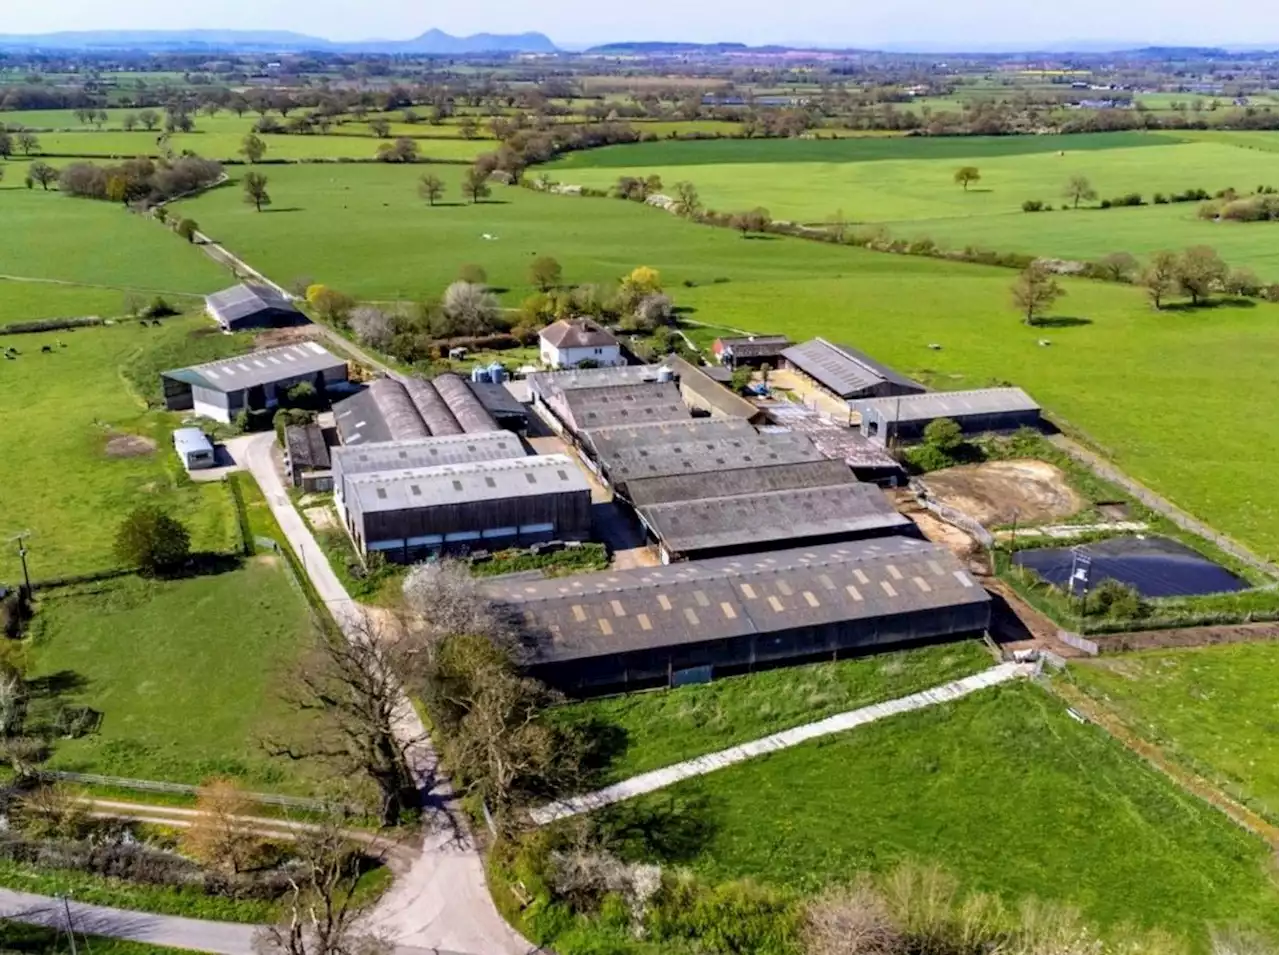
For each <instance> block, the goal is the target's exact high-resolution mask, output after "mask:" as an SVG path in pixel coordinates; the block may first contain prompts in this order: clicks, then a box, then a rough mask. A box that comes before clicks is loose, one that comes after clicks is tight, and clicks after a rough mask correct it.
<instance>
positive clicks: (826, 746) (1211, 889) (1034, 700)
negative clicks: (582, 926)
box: [602, 683, 1276, 950]
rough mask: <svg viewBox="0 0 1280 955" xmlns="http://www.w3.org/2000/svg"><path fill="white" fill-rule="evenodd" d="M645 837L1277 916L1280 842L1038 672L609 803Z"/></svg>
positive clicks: (669, 851)
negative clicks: (1074, 709)
mask: <svg viewBox="0 0 1280 955" xmlns="http://www.w3.org/2000/svg"><path fill="white" fill-rule="evenodd" d="M602 819H603V821H604V822H605V825H606V827H607V828H610V829H612V830H613V831H615V832H616V833H618V834H619V835H620V837H621V838H622V839H623V840H624V844H626V843H629V848H628V852H629V854H635V855H641V856H645V857H648V858H653V859H658V860H662V861H666V862H669V863H676V864H681V865H688V866H691V867H692V868H694V869H695V870H697V871H700V872H703V873H705V874H707V875H708V876H710V877H711V878H714V879H723V878H734V877H740V876H752V877H755V878H758V879H760V880H762V881H765V882H770V883H775V884H783V885H788V886H793V887H795V888H797V889H799V890H801V891H805V892H809V891H814V890H816V889H817V888H819V887H820V886H822V885H825V884H829V883H832V882H838V881H843V880H847V879H850V878H852V877H854V876H855V875H856V874H857V873H858V872H862V871H867V870H873V871H884V870H888V869H891V868H892V867H893V866H894V865H895V864H897V863H898V862H899V861H901V860H903V859H908V858H910V859H915V860H917V861H920V862H924V863H937V864H939V865H940V866H942V867H943V868H945V869H947V870H949V871H950V872H952V873H954V874H955V875H956V876H957V877H958V878H959V879H960V880H961V882H962V883H963V884H964V886H965V887H966V888H969V889H972V890H980V891H987V892H995V893H999V894H1000V895H1002V896H1004V897H1005V898H1006V899H1007V900H1009V901H1011V902H1014V903H1016V902H1017V901H1019V900H1021V899H1023V898H1026V897H1027V896H1033V895H1034V896H1038V897H1040V898H1042V899H1051V900H1057V901H1061V902H1063V903H1066V904H1069V905H1072V906H1075V907H1078V908H1079V909H1080V910H1081V911H1082V912H1083V914H1084V915H1085V916H1086V918H1088V919H1089V920H1091V921H1093V922H1095V923H1097V924H1099V925H1101V926H1103V927H1104V928H1107V929H1116V928H1118V927H1120V926H1122V925H1123V924H1125V923H1128V924H1130V925H1136V926H1139V927H1142V928H1155V927H1158V928H1162V929H1165V930H1166V931H1169V932H1171V933H1174V934H1176V935H1179V936H1183V937H1185V938H1188V939H1191V940H1193V941H1194V942H1195V943H1196V946H1197V948H1199V949H1201V950H1204V949H1207V947H1208V946H1207V934H1208V933H1207V927H1208V926H1210V925H1213V926H1222V925H1226V924H1232V923H1234V924H1239V925H1242V926H1245V927H1248V928H1249V929H1252V930H1255V931H1258V932H1260V933H1263V934H1268V935H1274V933H1275V931H1276V906H1275V893H1276V886H1275V882H1274V879H1273V877H1272V875H1271V867H1272V863H1271V861H1270V858H1269V855H1270V854H1269V851H1268V849H1267V846H1266V845H1265V843H1263V842H1262V841H1261V840H1258V839H1256V838H1254V837H1253V836H1252V835H1250V834H1248V833H1246V832H1245V831H1243V830H1242V829H1239V828H1238V827H1236V826H1235V825H1234V824H1233V823H1232V822H1230V821H1229V820H1228V819H1227V818H1226V817H1225V816H1223V815H1220V814H1219V813H1218V812H1217V811H1216V810H1214V809H1212V808H1210V807H1209V806H1208V805H1206V804H1205V803H1202V802H1200V801H1199V800H1197V799H1195V798H1194V797H1191V796H1188V795H1186V794H1184V793H1182V792H1181V791H1179V790H1177V789H1176V788H1175V787H1174V786H1173V785H1172V784H1171V783H1169V782H1168V781H1167V780H1166V779H1165V778H1164V777H1162V776H1159V775H1158V774H1156V773H1155V772H1154V771H1152V770H1151V769H1149V768H1148V767H1147V766H1145V765H1144V764H1143V763H1142V762H1140V761H1138V760H1136V759H1134V758H1133V757H1132V756H1131V755H1130V754H1129V753H1127V752H1126V751H1125V750H1124V749H1123V748H1122V747H1121V746H1120V745H1119V744H1118V743H1116V742H1115V741H1114V740H1112V739H1111V738H1110V737H1108V736H1107V735H1106V734H1105V733H1103V732H1102V731H1101V730H1099V729H1098V728H1096V727H1093V726H1082V725H1080V724H1078V723H1076V722H1074V721H1073V720H1072V719H1071V718H1070V717H1069V716H1068V715H1067V713H1066V712H1065V711H1064V709H1063V707H1062V704H1061V703H1060V702H1059V701H1057V700H1056V699H1054V698H1053V697H1051V696H1049V695H1048V694H1046V693H1045V692H1044V691H1043V690H1041V689H1040V688H1038V687H1036V686H1034V685H1030V684H1027V683H1019V684H1016V685H1005V686H1002V687H997V688H994V689H992V690H988V691H983V692H982V693H980V694H977V695H974V696H971V697H969V698H967V699H964V700H960V701H958V702H956V703H953V704H947V705H943V706H937V707H932V708H930V709H928V710H923V711H918V712H914V713H909V714H905V715H902V716H897V717H893V718H892V719H890V720H886V721H883V722H880V723H876V724H873V725H870V726H865V727H862V728H859V729H856V730H853V731H851V732H848V733H843V734H840V735H838V736H835V737H829V738H827V739H825V740H822V741H815V742H812V743H807V744H804V745H802V746H799V747H796V748H794V749H789V750H785V751H782V752H779V753H775V754H773V755H770V756H768V757H764V758H761V759H756V760H752V761H750V762H747V763H743V764H740V765H737V766H733V767H730V768H728V769H723V770H718V771H716V772H713V773H710V774H708V775H706V776H703V777H700V778H698V779H694V780H688V781H685V782H682V783H680V784H678V785H676V786H674V787H672V788H670V789H667V790H663V791H660V792H658V793H654V794H652V795H650V796H646V797H642V798H640V799H638V800H632V801H630V802H628V803H622V804H620V805H618V806H617V807H614V808H613V809H611V810H607V811H606V812H605V813H604V814H603V815H602Z"/></svg>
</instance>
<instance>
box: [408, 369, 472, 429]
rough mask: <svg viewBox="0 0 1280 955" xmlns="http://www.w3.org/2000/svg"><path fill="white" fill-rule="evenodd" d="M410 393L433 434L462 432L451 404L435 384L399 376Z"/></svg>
mask: <svg viewBox="0 0 1280 955" xmlns="http://www.w3.org/2000/svg"><path fill="white" fill-rule="evenodd" d="M397 380H398V381H399V382H400V383H401V384H402V385H404V388H405V391H406V392H408V394H409V400H410V401H412V402H413V406H414V407H415V408H417V409H418V414H419V415H420V416H421V417H422V422H423V424H425V425H426V426H427V430H428V431H430V432H431V433H432V434H462V425H460V424H458V419H457V418H455V417H454V415H453V412H452V411H450V410H449V405H448V404H447V403H446V402H445V400H444V398H442V397H441V396H440V392H438V391H436V387H435V385H433V384H432V383H431V382H429V381H426V380H424V379H422V378H411V377H404V378H397Z"/></svg>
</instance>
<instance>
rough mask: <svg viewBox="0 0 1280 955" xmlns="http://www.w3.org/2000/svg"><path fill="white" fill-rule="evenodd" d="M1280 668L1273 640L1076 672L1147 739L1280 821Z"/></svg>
mask: <svg viewBox="0 0 1280 955" xmlns="http://www.w3.org/2000/svg"><path fill="white" fill-rule="evenodd" d="M1277 666H1280V652H1278V651H1277V647H1276V644H1275V643H1274V642H1272V641H1268V642H1265V643H1236V644H1224V645H1220V646H1213V647H1200V648H1196V649H1185V650H1149V651H1142V652H1138V653H1125V654H1120V655H1116V656H1105V657H1099V658H1098V659H1096V660H1088V661H1081V662H1078V663H1073V664H1072V666H1071V670H1070V673H1071V676H1072V678H1073V679H1074V680H1075V682H1076V683H1077V684H1078V685H1079V686H1081V687H1082V688H1083V689H1084V690H1085V691H1086V692H1088V693H1089V694H1090V695H1092V696H1094V697H1096V698H1098V699H1099V700H1102V701H1103V702H1105V703H1106V704H1107V705H1108V706H1109V707H1110V708H1111V709H1113V710H1115V711H1116V712H1117V713H1118V714H1119V715H1120V717H1121V718H1122V719H1123V720H1124V721H1125V723H1126V724H1127V725H1128V726H1129V727H1130V728H1132V729H1133V730H1134V731H1135V732H1137V733H1138V734H1139V735H1141V736H1143V737H1145V738H1146V739H1149V740H1151V741H1153V742H1155V743H1157V744H1159V745H1160V746H1161V747H1162V748H1163V749H1164V750H1165V751H1167V752H1168V753H1170V754H1171V755H1172V756H1173V757H1174V758H1176V759H1178V760H1179V761H1181V762H1183V763H1184V764H1185V765H1187V766H1188V767H1190V768H1191V769H1192V770H1194V771H1196V772H1198V773H1200V774H1202V775H1204V776H1205V777H1206V778H1208V779H1210V780H1211V781H1213V782H1215V783H1217V784H1218V785H1220V786H1222V788H1223V789H1224V790H1225V791H1226V792H1228V793H1230V794H1231V795H1233V796H1235V797H1236V798H1237V799H1240V800H1241V801H1242V802H1244V803H1246V804H1247V805H1249V806H1252V807H1253V808H1255V809H1257V810H1258V811H1259V812H1261V813H1262V814H1263V815H1265V816H1267V817H1268V818H1269V819H1271V820H1272V821H1275V820H1276V819H1277V814H1278V813H1280V805H1278V802H1280V796H1278V795H1277V793H1278V792H1280V772H1278V771H1277V765H1278V764H1280V751H1278V749H1277V745H1278V744H1277V732H1276V724H1277V717H1278V713H1277V702H1276V670H1277Z"/></svg>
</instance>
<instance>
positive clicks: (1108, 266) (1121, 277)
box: [1098, 252, 1138, 282]
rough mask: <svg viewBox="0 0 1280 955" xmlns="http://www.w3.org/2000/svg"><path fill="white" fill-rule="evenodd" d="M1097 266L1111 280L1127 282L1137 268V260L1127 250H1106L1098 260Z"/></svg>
mask: <svg viewBox="0 0 1280 955" xmlns="http://www.w3.org/2000/svg"><path fill="white" fill-rule="evenodd" d="M1098 268H1100V269H1101V270H1102V273H1103V274H1104V275H1106V277H1107V278H1109V279H1111V280H1112V281H1113V282H1127V281H1129V279H1131V278H1132V277H1133V273H1134V272H1136V271H1137V270H1138V260H1137V259H1135V258H1134V257H1133V256H1132V255H1130V254H1129V253H1128V252H1108V253H1107V254H1106V255H1104V256H1103V257H1102V258H1101V259H1099V260H1098Z"/></svg>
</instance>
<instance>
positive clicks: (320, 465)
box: [284, 422, 330, 470]
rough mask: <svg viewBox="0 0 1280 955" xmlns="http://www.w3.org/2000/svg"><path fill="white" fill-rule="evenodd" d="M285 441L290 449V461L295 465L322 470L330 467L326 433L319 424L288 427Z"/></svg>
mask: <svg viewBox="0 0 1280 955" xmlns="http://www.w3.org/2000/svg"><path fill="white" fill-rule="evenodd" d="M284 441H285V446H286V447H288V449H289V460H290V461H291V462H292V463H293V464H294V465H301V466H303V467H309V468H316V469H320V470H323V469H325V468H327V467H329V464H330V460H329V446H328V445H327V444H325V441H324V432H323V431H322V430H320V426H319V425H318V424H315V423H314V422H312V423H311V424H291V425H286V426H285V429H284Z"/></svg>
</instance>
